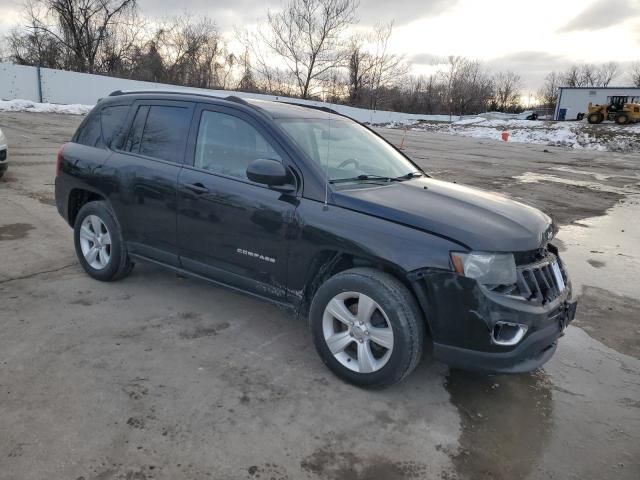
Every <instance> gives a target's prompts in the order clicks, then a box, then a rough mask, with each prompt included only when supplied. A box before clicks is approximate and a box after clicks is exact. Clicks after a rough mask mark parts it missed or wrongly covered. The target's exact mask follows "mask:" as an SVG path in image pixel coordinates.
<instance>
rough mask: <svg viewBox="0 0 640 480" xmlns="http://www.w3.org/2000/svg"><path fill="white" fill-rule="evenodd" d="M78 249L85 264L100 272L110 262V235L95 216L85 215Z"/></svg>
mask: <svg viewBox="0 0 640 480" xmlns="http://www.w3.org/2000/svg"><path fill="white" fill-rule="evenodd" d="M80 248H81V249H82V255H83V256H84V259H85V260H86V262H87V263H88V264H89V266H91V268H94V269H96V270H102V269H104V268H106V267H107V265H109V261H110V260H111V234H110V233H109V229H108V228H107V226H106V225H105V223H104V222H103V221H102V220H101V219H100V217H98V216H97V215H87V217H86V218H85V219H84V220H83V221H82V225H81V226H80Z"/></svg>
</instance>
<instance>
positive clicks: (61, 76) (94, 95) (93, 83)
mask: <svg viewBox="0 0 640 480" xmlns="http://www.w3.org/2000/svg"><path fill="white" fill-rule="evenodd" d="M156 89H157V90H163V89H164V90H167V89H168V90H180V91H195V92H200V93H202V92H207V93H209V94H211V95H216V96H221V97H226V96H228V95H236V96H238V97H243V98H255V99H263V100H278V101H290V102H295V103H301V104H307V105H314V106H322V107H328V108H331V109H333V110H335V111H337V112H339V113H341V114H343V115H346V116H348V117H351V118H353V119H354V120H357V121H359V122H364V123H371V124H381V123H391V122H397V123H406V122H411V121H419V120H424V121H435V122H448V121H449V120H450V117H449V116H448V115H420V114H409V113H399V112H387V111H380V110H366V109H363V108H355V107H349V106H346V105H334V104H328V103H324V102H315V101H310V100H301V99H298V98H288V97H278V96H274V95H261V94H255V93H244V92H235V91H228V90H207V89H201V88H190V87H177V86H175V85H166V84H162V83H152V82H142V81H138V80H127V79H124V78H115V77H106V76H103V75H91V74H88V73H77V72H67V71H64V70H54V69H51V68H39V67H29V66H24V65H13V64H10V63H0V99H3V100H15V99H23V100H31V101H33V102H41V103H42V102H45V103H59V104H74V103H79V104H84V105H94V104H95V103H96V102H97V101H98V99H100V98H102V97H106V96H107V95H109V93H111V92H113V91H114V90H156ZM459 118H460V117H456V116H454V117H452V118H451V119H452V120H453V121H456V120H459Z"/></svg>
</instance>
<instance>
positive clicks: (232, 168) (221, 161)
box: [194, 110, 282, 179]
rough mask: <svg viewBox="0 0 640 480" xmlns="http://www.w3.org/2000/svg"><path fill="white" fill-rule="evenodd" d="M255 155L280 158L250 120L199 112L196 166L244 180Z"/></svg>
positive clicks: (257, 156) (279, 159)
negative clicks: (200, 113)
mask: <svg viewBox="0 0 640 480" xmlns="http://www.w3.org/2000/svg"><path fill="white" fill-rule="evenodd" d="M259 158H263V159H271V160H278V161H282V160H281V158H280V156H279V155H278V154H277V153H276V151H275V150H274V149H273V147H272V146H271V145H270V144H269V142H268V141H267V140H266V139H265V138H264V137H263V136H262V135H261V134H260V133H259V132H258V131H257V130H256V129H255V128H254V127H253V126H252V125H251V124H250V123H248V122H246V121H244V120H242V119H241V118H238V117H235V116H233V115H228V114H226V113H220V112H213V111H208V110H205V111H203V112H202V117H201V119H200V128H199V129H198V139H197V141H196V154H195V162H194V166H195V167H196V168H202V169H204V170H209V171H212V172H215V173H220V174H223V175H228V176H232V177H237V178H242V179H246V178H247V176H246V171H247V167H248V166H249V164H250V163H251V162H253V161H254V160H257V159H259Z"/></svg>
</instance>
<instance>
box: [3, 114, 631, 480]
mask: <svg viewBox="0 0 640 480" xmlns="http://www.w3.org/2000/svg"><path fill="white" fill-rule="evenodd" d="M80 120H81V117H73V116H63V115H44V114H24V113H22V114H20V113H11V114H9V113H0V128H2V129H3V131H4V132H5V134H6V135H7V137H8V138H9V144H10V148H11V150H10V155H11V157H10V158H11V162H12V164H11V165H10V170H9V172H8V173H7V175H6V176H5V178H3V179H2V180H0V303H1V305H2V309H1V310H0V432H2V434H0V479H3V480H4V479H26V478H28V479H58V478H59V479H80V478H83V479H84V480H89V479H96V480H97V479H101V480H109V479H138V480H139V479H150V478H157V479H164V478H167V479H178V478H189V479H210V478H214V479H257V478H259V479H262V480H264V479H271V478H274V479H330V480H331V479H336V480H337V479H341V480H342V479H346V480H365V479H367V480H373V479H379V480H396V479H437V478H441V479H447V480H451V479H473V480H475V479H504V480H507V479H508V480H511V479H573V478H575V479H581V480H583V479H597V480H601V479H605V478H606V479H609V478H611V479H634V480H635V479H637V478H640V360H639V358H640V357H639V354H640V340H639V338H640V337H639V335H640V313H639V312H640V311H639V310H638V308H639V306H640V305H639V301H638V298H640V274H639V273H638V272H639V269H638V268H637V267H638V266H639V264H640V231H639V230H638V228H639V227H640V225H639V224H640V222H638V218H640V205H639V203H638V197H637V195H639V194H640V168H639V166H640V155H633V154H626V155H625V154H612V153H599V152H580V151H572V150H564V149H561V148H553V147H544V146H540V145H516V144H503V143H496V142H489V141H477V140H473V139H466V138H458V137H450V136H445V135H434V134H427V133H419V132H410V133H409V135H408V136H407V139H406V141H405V145H406V146H407V153H408V154H409V155H411V156H412V157H413V158H415V159H416V161H417V162H419V163H420V164H421V165H423V166H424V167H425V168H426V169H427V170H429V171H431V172H434V173H435V174H436V175H437V176H438V177H440V178H442V179H445V180H451V181H457V182H459V183H466V184H469V185H474V186H479V187H483V188H490V189H493V190H498V191H501V192H502V193H505V194H509V195H511V196H513V197H515V198H518V199H521V200H523V201H526V202H528V203H533V204H535V205H537V206H539V207H541V208H542V209H543V210H545V211H547V212H548V213H550V214H552V215H553V216H554V218H555V219H556V220H557V221H558V222H559V223H560V224H561V226H562V228H561V230H560V233H559V236H558V238H559V240H560V247H561V249H562V255H563V258H564V259H565V261H566V262H567V263H568V266H569V271H570V272H571V274H572V279H573V284H574V289H575V290H576V292H577V294H579V295H580V296H581V300H580V306H579V310H578V316H577V318H576V321H575V322H574V324H572V326H570V327H569V328H568V329H567V332H566V335H565V337H563V338H562V339H561V341H560V346H559V348H558V350H557V352H556V354H555V356H554V357H553V358H552V360H551V361H550V362H549V363H548V364H547V365H545V367H544V368H543V369H541V370H540V371H538V372H535V373H533V374H529V375H516V376H481V375H474V374H470V373H465V372H461V371H456V370H454V371H449V370H448V369H447V367H446V366H444V365H441V364H438V363H434V362H432V361H429V360H430V359H429V358H426V359H425V360H424V361H423V362H422V363H421V365H420V366H419V367H418V369H417V370H416V372H415V373H414V374H412V375H411V376H410V377H409V378H407V379H406V381H405V382H404V383H402V384H400V385H397V386H395V387H393V388H391V389H388V390H384V391H381V392H369V391H364V390H359V389H356V388H353V387H351V386H348V385H346V384H344V383H342V382H340V381H339V380H337V379H336V378H335V377H333V376H332V375H331V374H330V373H329V372H328V371H327V370H326V368H325V367H324V366H323V364H322V362H321V361H320V360H319V359H318V358H317V356H316V354H315V351H314V350H313V347H312V345H311V340H310V337H309V334H308V332H307V330H306V327H305V325H304V324H302V322H299V321H297V320H296V319H294V318H292V317H289V316H287V315H285V314H283V313H282V312H281V311H279V310H278V309H277V308H275V307H272V306H269V305H265V304H263V303H260V302H257V301H255V300H252V299H249V298H246V297H243V296H240V295H237V294H234V293H230V292H228V291H226V290H223V289H219V288H214V287H212V286H210V285H208V284H206V283H204V282H199V281H195V280H187V279H182V278H178V277H176V276H175V275H173V274H171V273H168V272H166V271H163V270H160V269H158V268H156V267H152V266H145V265H138V266H136V270H135V271H134V274H133V275H131V276H130V277H128V278H126V279H125V280H123V281H121V282H116V283H109V284H104V283H100V282H96V281H93V280H91V279H89V278H88V277H87V276H86V275H85V274H84V273H83V272H82V271H81V269H80V268H79V266H78V265H77V262H76V260H75V256H74V252H73V245H72V237H71V230H70V229H69V228H68V227H67V226H66V225H65V224H64V222H63V221H62V220H61V219H60V218H59V217H58V215H57V213H56V211H55V207H53V206H52V200H53V187H52V176H53V165H54V160H55V153H56V151H57V148H58V147H59V145H60V144H61V143H62V142H63V141H64V140H65V139H66V138H68V137H69V136H70V135H71V133H72V132H73V130H74V128H75V126H77V124H78V123H79V122H80ZM383 134H385V135H387V136H388V137H389V138H390V139H391V140H392V141H394V142H398V143H399V139H400V136H401V134H402V132H398V131H393V130H389V131H386V130H385V131H383ZM545 150H546V151H545Z"/></svg>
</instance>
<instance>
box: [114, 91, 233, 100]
mask: <svg viewBox="0 0 640 480" xmlns="http://www.w3.org/2000/svg"><path fill="white" fill-rule="evenodd" d="M141 93H142V94H150V95H154V94H157V95H167V94H169V95H180V94H182V95H193V96H196V97H208V98H221V99H223V100H224V98H225V97H223V96H221V95H214V94H212V93H203V92H190V91H189V90H160V89H157V90H156V89H152V90H115V91H113V92H111V93H110V94H109V96H110V97H117V96H118V95H128V94H133V95H135V94H141Z"/></svg>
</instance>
